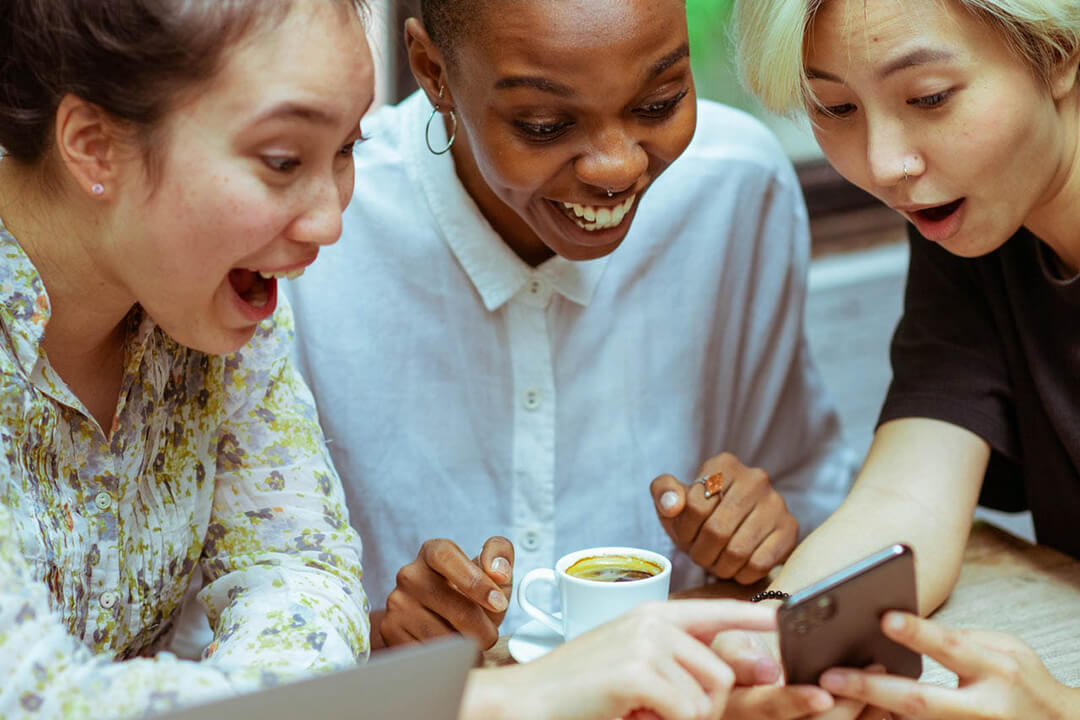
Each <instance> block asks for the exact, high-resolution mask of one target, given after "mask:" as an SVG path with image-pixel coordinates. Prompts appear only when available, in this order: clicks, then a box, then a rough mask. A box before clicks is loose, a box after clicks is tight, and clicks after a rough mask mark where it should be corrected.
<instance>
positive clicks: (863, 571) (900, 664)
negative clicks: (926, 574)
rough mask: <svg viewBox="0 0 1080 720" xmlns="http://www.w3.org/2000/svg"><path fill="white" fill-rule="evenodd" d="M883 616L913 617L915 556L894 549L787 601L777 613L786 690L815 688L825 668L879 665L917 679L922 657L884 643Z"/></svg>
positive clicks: (902, 547)
mask: <svg viewBox="0 0 1080 720" xmlns="http://www.w3.org/2000/svg"><path fill="white" fill-rule="evenodd" d="M889 610H903V611H906V612H910V613H916V612H917V611H918V600H917V596H916V594H915V555H914V553H913V552H912V550H911V548H910V547H908V546H907V545H901V544H896V545H892V546H890V547H887V548H885V549H884V550H881V551H880V552H876V553H874V554H873V555H871V556H869V557H867V558H864V559H863V560H860V561H859V562H857V563H855V564H854V565H851V566H850V567H847V568H844V569H843V570H841V571H839V572H837V573H834V574H832V575H830V576H829V577H827V578H825V579H824V580H821V581H819V582H817V583H814V584H813V585H811V586H810V587H808V588H806V589H805V590H802V591H800V592H798V593H795V594H794V595H792V596H791V597H789V598H788V599H787V600H786V601H785V602H784V604H783V605H781V606H780V610H779V611H778V619H779V624H780V657H781V662H782V664H783V666H784V676H785V678H786V679H787V683H788V684H789V685H795V684H800V685H801V684H807V685H817V683H818V679H819V678H820V677H821V674H822V673H823V672H825V671H826V670H828V669H829V668H831V667H853V668H862V667H866V666H867V665H875V664H876V665H883V666H884V667H885V668H886V670H887V671H888V672H889V673H891V674H894V675H905V676H907V677H910V678H918V677H919V676H920V675H922V656H921V655H920V654H919V653H917V652H914V651H913V650H910V649H908V648H906V647H904V646H903V645H899V644H897V643H895V642H893V641H892V640H890V639H888V638H887V637H885V635H883V634H882V632H881V617H882V616H883V615H884V614H885V613H886V612H887V611H889Z"/></svg>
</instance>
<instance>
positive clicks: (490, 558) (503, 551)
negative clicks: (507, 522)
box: [480, 537, 514, 586]
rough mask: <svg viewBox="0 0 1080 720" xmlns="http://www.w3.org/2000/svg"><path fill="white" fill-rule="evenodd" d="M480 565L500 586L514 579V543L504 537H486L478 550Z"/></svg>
mask: <svg viewBox="0 0 1080 720" xmlns="http://www.w3.org/2000/svg"><path fill="white" fill-rule="evenodd" d="M480 567H482V568H483V569H484V571H485V572H486V573H487V574H488V577H490V578H491V579H492V580H494V581H495V582H496V583H498V584H499V585H500V586H503V585H507V584H510V583H512V582H513V581H514V543H512V542H510V541H509V540H507V539H506V538H504V537H492V538H488V540H487V542H485V543H484V549H483V550H481V551H480Z"/></svg>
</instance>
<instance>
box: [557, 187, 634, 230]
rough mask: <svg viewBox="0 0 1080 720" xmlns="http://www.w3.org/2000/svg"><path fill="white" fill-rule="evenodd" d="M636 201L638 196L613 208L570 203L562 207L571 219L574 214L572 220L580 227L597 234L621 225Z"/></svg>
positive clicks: (632, 196) (629, 198) (631, 197)
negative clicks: (599, 231)
mask: <svg viewBox="0 0 1080 720" xmlns="http://www.w3.org/2000/svg"><path fill="white" fill-rule="evenodd" d="M636 200H637V195H631V196H630V197H628V198H627V199H626V202H624V203H622V204H621V205H616V206H615V207H613V208H611V207H592V206H588V205H578V204H577V203H568V202H564V203H563V204H562V206H563V209H564V211H565V212H566V215H567V217H570V214H571V213H573V215H574V217H572V218H571V219H572V220H574V221H575V222H577V224H578V226H579V227H581V228H582V229H584V230H587V231H589V232H595V231H597V230H610V229H611V228H615V227H618V226H619V225H621V224H622V221H623V220H624V219H625V218H626V216H627V215H628V214H629V213H630V210H631V208H633V207H634V202H635V201H636Z"/></svg>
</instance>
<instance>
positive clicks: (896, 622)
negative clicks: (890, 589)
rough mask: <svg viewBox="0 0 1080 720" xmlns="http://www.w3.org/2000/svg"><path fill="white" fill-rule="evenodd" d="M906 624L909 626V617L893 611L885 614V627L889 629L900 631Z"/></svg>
mask: <svg viewBox="0 0 1080 720" xmlns="http://www.w3.org/2000/svg"><path fill="white" fill-rule="evenodd" d="M905 626H907V618H905V617H904V616H903V615H901V614H900V613H896V612H891V613H889V614H888V615H886V616H885V627H886V628H888V629H889V630H895V631H897V632H899V631H901V630H903V629H904V627H905Z"/></svg>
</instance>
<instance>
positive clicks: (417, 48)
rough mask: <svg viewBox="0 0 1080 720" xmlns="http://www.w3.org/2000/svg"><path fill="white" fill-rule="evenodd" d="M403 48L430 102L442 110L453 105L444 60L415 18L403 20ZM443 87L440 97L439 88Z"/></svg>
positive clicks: (410, 66) (422, 25) (414, 75)
mask: <svg viewBox="0 0 1080 720" xmlns="http://www.w3.org/2000/svg"><path fill="white" fill-rule="evenodd" d="M405 49H406V51H407V52H408V53H409V68H410V69H411V70H412V74H413V77H414V78H416V82H417V83H418V84H419V85H420V87H421V89H423V91H424V92H425V93H427V96H428V100H430V101H431V104H432V105H433V106H434V105H440V106H441V107H442V109H443V110H444V111H447V112H448V111H449V110H450V109H452V108H453V107H454V100H453V98H452V97H451V96H450V88H449V87H447V86H448V84H449V83H447V80H446V61H445V60H444V59H443V55H442V52H441V51H440V50H439V48H438V46H436V45H435V42H434V41H433V40H432V39H431V36H430V35H428V31H427V29H426V28H425V27H424V24H423V23H422V22H420V21H419V20H418V19H416V18H409V19H408V20H406V21H405ZM440 88H442V89H443V96H442V99H439V90H440Z"/></svg>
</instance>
